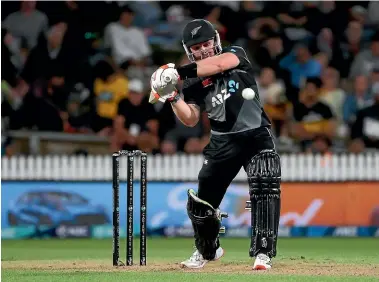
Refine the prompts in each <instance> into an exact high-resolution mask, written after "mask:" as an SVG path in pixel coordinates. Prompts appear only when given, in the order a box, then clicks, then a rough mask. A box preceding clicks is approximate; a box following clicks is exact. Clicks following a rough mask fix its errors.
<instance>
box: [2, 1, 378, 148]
mask: <svg viewBox="0 0 379 282" xmlns="http://www.w3.org/2000/svg"><path fill="white" fill-rule="evenodd" d="M1 16H2V42H1V44H2V54H1V59H2V61H1V67H2V78H1V79H2V84H1V86H2V87H1V92H2V95H1V97H2V105H1V107H2V126H3V131H4V130H5V131H4V133H5V135H6V132H7V130H20V129H27V130H39V131H49V132H66V133H75V134H83V133H85V134H96V135H100V136H107V137H108V138H109V140H110V148H109V149H110V151H115V150H119V149H137V148H139V149H142V150H145V151H147V152H153V153H164V154H172V153H175V152H178V151H180V152H186V153H200V152H201V151H202V149H203V148H204V146H205V145H206V144H207V142H208V139H209V131H210V126H209V121H208V118H207V116H206V114H204V116H203V118H202V119H201V122H199V124H198V125H197V126H195V127H193V128H187V127H185V126H184V125H182V124H181V123H180V122H179V121H178V120H177V119H176V118H175V116H174V114H173V112H172V110H171V106H170V105H169V104H168V103H166V104H162V103H158V104H155V105H151V104H149V103H148V93H149V91H150V89H149V82H150V76H151V74H152V73H153V72H154V70H155V69H156V68H157V67H158V66H160V65H162V64H165V63H169V62H173V63H176V64H177V65H181V64H186V63H188V59H187V58H186V56H185V53H184V51H183V49H182V46H181V32H182V29H183V27H184V26H185V24H186V23H187V22H188V21H190V20H191V19H194V18H205V19H207V20H209V21H210V22H211V23H213V24H214V25H215V27H216V28H217V30H218V32H219V33H220V37H221V39H222V42H223V46H227V45H229V44H236V45H240V46H242V47H243V48H245V50H246V52H247V55H248V57H249V59H250V61H251V63H252V65H253V67H254V69H255V71H256V80H257V83H258V86H259V89H260V98H261V100H262V103H263V105H264V107H265V109H266V111H267V113H268V115H269V117H270V118H271V120H272V124H273V128H274V132H275V135H276V138H277V143H278V144H279V147H280V146H283V148H284V147H288V148H291V149H294V148H298V150H299V151H302V152H321V153H328V152H339V151H346V150H348V151H351V152H355V153H358V152H362V151H364V150H371V149H379V2H377V1H376V2H368V1H355V2H354V1H351V2H340V1H312V2H309V1H296V2H275V1H267V2H261V1H242V2H231V1H230V2H229V1H228V2H218V1H201V2H182V1H180V2H179V1H178V2H175V1H170V2H150V1H138V2H130V1H118V2H117V1H104V2H101V1H96V2H88V1H62V2H55V1H54V2H50V1H48V2H47V1H43V2H34V1H25V2H3V3H2V15H1ZM4 133H3V134H4ZM11 145H12V140H11V138H9V139H7V140H6V142H5V145H4V146H11Z"/></svg>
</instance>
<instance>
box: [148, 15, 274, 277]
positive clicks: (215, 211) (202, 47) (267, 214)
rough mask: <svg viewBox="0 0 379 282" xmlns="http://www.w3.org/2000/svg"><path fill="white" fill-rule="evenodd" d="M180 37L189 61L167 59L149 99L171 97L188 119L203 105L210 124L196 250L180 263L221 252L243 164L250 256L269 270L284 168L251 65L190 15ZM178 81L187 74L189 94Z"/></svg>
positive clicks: (193, 211) (192, 203)
mask: <svg viewBox="0 0 379 282" xmlns="http://www.w3.org/2000/svg"><path fill="white" fill-rule="evenodd" d="M182 39H183V40H182V43H183V47H184V50H185V52H186V53H187V56H188V58H189V60H190V61H191V63H190V64H187V65H184V66H180V67H175V65H174V64H167V65H164V66H161V67H160V68H159V69H158V70H157V71H156V72H154V73H153V75H152V77H151V87H152V90H151V93H150V102H151V103H156V102H157V101H158V100H159V101H162V102H165V101H168V102H170V103H171V106H172V109H173V111H174V113H175V114H176V116H177V117H178V118H179V119H180V121H181V122H182V123H183V124H185V125H186V126H189V127H192V126H195V125H196V124H197V123H198V122H199V119H200V112H201V111H202V110H205V111H206V112H207V114H208V117H209V119H210V124H211V138H210V141H209V144H208V145H207V146H206V147H205V148H204V152H203V154H204V163H203V166H202V168H201V170H200V172H199V176H198V179H199V186H198V191H197V193H196V192H195V191H194V190H192V189H190V190H189V191H188V193H187V194H188V202H187V213H188V216H189V218H190V219H191V222H192V226H193V229H194V234H195V236H194V237H195V246H196V251H195V252H194V253H193V254H192V256H191V257H190V258H189V259H187V260H185V261H183V262H181V266H182V267H187V268H202V267H204V265H205V264H206V263H208V262H210V261H215V260H218V259H220V258H221V257H222V256H223V254H224V250H223V248H222V247H221V245H220V240H219V230H220V227H221V218H222V213H221V212H220V210H219V206H220V203H221V201H222V199H223V197H224V195H225V192H226V190H227V188H228V186H229V185H230V183H231V182H232V180H233V179H234V178H235V177H236V175H237V174H238V172H239V171H240V170H241V167H244V170H245V171H246V174H247V179H248V183H249V195H250V201H251V202H250V204H251V231H252V232H251V233H252V235H251V243H250V250H249V255H250V257H252V258H255V261H254V265H253V269H254V270H267V269H270V268H271V267H272V261H271V260H272V258H273V257H275V256H276V245H277V239H278V226H279V216H280V183H281V168H280V157H279V155H278V153H277V152H276V150H275V144H274V140H273V137H272V134H271V124H270V121H269V118H268V117H267V115H266V113H265V112H264V110H263V108H262V105H261V103H260V99H259V93H258V88H257V84H256V82H255V79H254V75H253V71H252V66H251V64H250V62H249V60H248V59H247V56H246V53H245V51H244V49H243V48H241V47H239V46H229V47H226V48H222V47H221V42H220V37H219V34H218V32H217V31H216V30H215V28H214V27H213V26H212V24H211V23H210V22H208V21H206V20H203V19H196V20H193V21H191V22H189V23H188V24H187V25H186V26H185V28H184V30H183V38H182ZM179 80H183V89H182V94H183V95H180V94H179V93H178V91H177V89H176V85H177V83H178V81H179ZM182 97H183V98H182Z"/></svg>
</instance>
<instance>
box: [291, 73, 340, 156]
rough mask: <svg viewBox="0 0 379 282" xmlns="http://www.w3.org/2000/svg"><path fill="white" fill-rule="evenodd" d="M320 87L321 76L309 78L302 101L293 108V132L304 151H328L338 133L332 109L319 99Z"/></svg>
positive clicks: (303, 91) (301, 96) (302, 93)
mask: <svg viewBox="0 0 379 282" xmlns="http://www.w3.org/2000/svg"><path fill="white" fill-rule="evenodd" d="M320 87H321V80H320V79H319V78H308V79H307V81H306V84H305V87H304V89H303V90H302V92H301V94H300V101H299V103H298V104H296V105H294V108H293V118H294V123H293V125H292V127H291V132H292V134H293V136H294V137H295V138H296V139H297V140H298V141H300V144H301V146H302V149H303V151H307V152H322V153H326V152H327V151H328V150H329V148H330V147H331V145H332V138H333V137H334V135H335V133H336V123H335V117H334V116H333V113H332V110H331V109H330V108H329V107H328V106H327V105H326V104H324V103H322V102H320V101H319V95H320Z"/></svg>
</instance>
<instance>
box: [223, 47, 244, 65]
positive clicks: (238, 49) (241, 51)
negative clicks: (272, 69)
mask: <svg viewBox="0 0 379 282" xmlns="http://www.w3.org/2000/svg"><path fill="white" fill-rule="evenodd" d="M223 53H233V54H234V55H236V56H237V57H238V59H239V60H240V63H239V65H238V66H237V68H242V69H244V68H251V64H250V61H249V59H248V58H247V54H246V52H245V50H244V49H243V48H242V47H240V46H236V45H232V46H229V47H226V48H225V49H224V50H223Z"/></svg>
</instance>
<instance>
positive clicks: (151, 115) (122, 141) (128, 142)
mask: <svg viewBox="0 0 379 282" xmlns="http://www.w3.org/2000/svg"><path fill="white" fill-rule="evenodd" d="M113 129H114V132H113V136H112V139H111V140H112V141H111V147H112V150H113V151H117V150H120V149H124V150H136V149H139V150H143V151H145V152H153V151H154V150H157V149H158V147H159V138H158V130H159V124H158V121H157V116H156V112H155V109H154V106H153V105H152V104H150V103H149V101H148V97H147V96H146V95H144V93H143V83H142V81H140V80H137V79H133V80H131V81H130V83H129V97H128V98H125V99H123V100H121V101H120V104H119V106H118V113H117V117H116V118H115V120H114V126H113Z"/></svg>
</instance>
